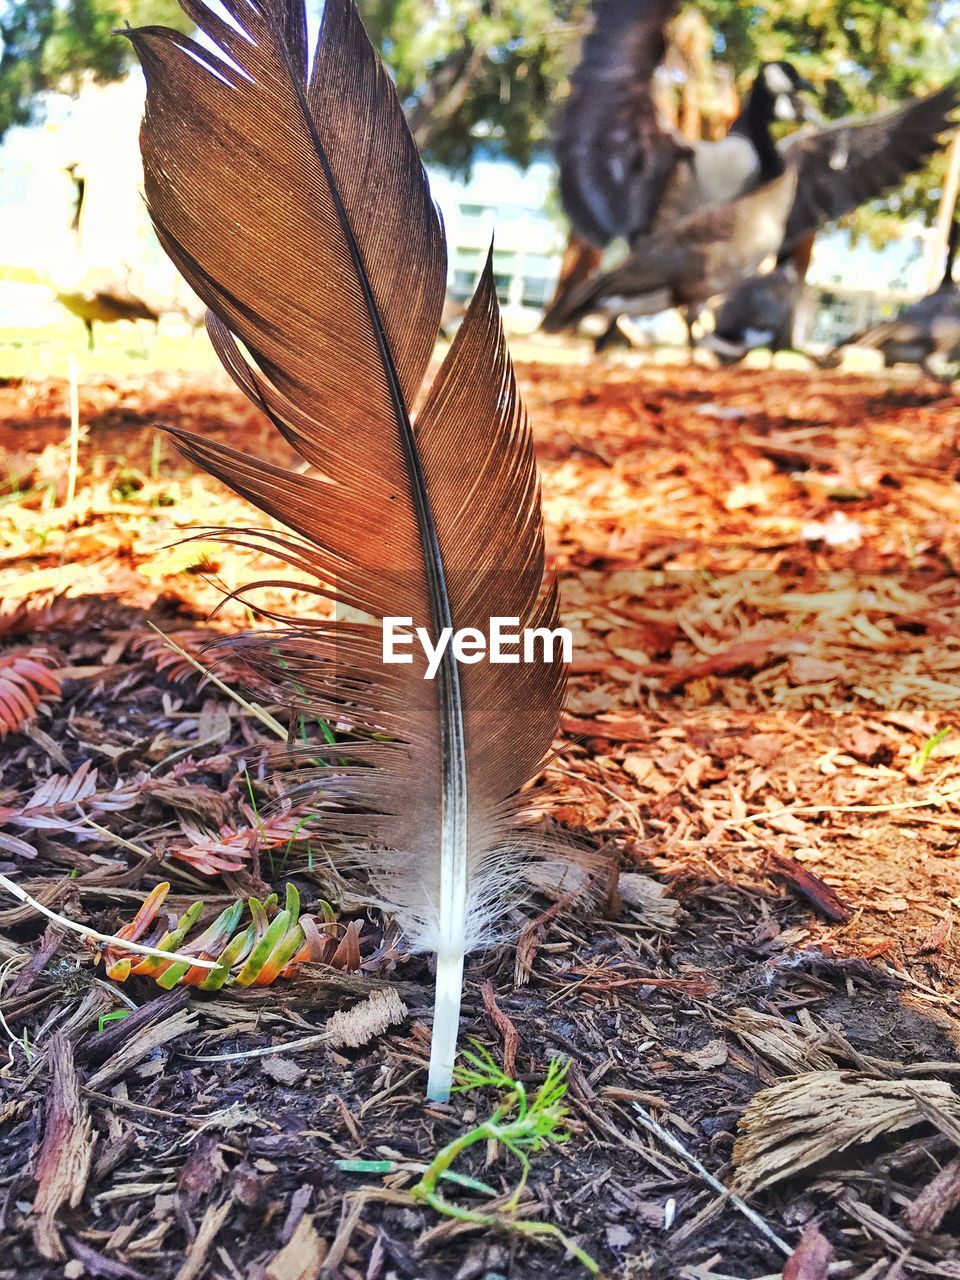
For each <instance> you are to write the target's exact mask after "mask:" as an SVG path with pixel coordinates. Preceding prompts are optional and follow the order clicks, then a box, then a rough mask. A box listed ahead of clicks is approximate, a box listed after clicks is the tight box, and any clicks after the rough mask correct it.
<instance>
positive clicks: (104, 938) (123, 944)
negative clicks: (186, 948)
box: [0, 875, 219, 969]
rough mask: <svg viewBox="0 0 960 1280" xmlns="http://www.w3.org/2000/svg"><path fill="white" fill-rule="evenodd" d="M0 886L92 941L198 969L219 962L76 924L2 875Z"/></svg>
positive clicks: (56, 922)
mask: <svg viewBox="0 0 960 1280" xmlns="http://www.w3.org/2000/svg"><path fill="white" fill-rule="evenodd" d="M0 888H2V889H6V891H7V893H12V894H13V896H14V897H15V898H16V899H17V900H18V901H19V902H23V903H25V904H26V905H27V906H28V907H33V909H34V911H39V912H40V914H41V915H42V916H46V917H47V919H48V920H52V921H53V922H54V924H59V925H62V926H63V928H64V929H69V930H70V931H71V932H72V933H79V934H80V935H81V936H82V937H84V938H92V939H93V940H94V942H104V943H106V944H107V945H108V946H111V947H120V948H122V949H123V950H124V951H135V952H136V953H137V955H140V956H159V957H160V958H161V959H162V960H179V961H183V962H185V963H186V964H191V965H196V967H197V968H198V969H216V968H217V965H218V963H219V962H218V961H216V960H201V959H199V957H197V956H185V955H181V953H180V952H179V951H163V950H162V949H161V948H160V947H148V946H146V945H145V944H144V943H141V942H128V941H127V939H126V938H118V937H117V936H116V934H114V933H98V932H97V930H96V929H91V928H90V927H89V925H85V924H77V922H76V920H69V919H68V918H67V917H66V916H62V915H60V914H59V913H58V912H56V911H51V909H50V908H49V907H45V906H44V905H43V903H42V902H38V901H37V900H36V898H32V897H31V896H30V894H29V893H27V891H26V889H21V888H20V886H19V885H18V884H14V882H13V881H12V880H8V879H7V877H6V876H4V875H0Z"/></svg>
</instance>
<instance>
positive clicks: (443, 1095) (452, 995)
mask: <svg viewBox="0 0 960 1280" xmlns="http://www.w3.org/2000/svg"><path fill="white" fill-rule="evenodd" d="M462 994H463V951H462V950H461V951H459V952H453V953H445V954H443V955H438V956H437V988H436V995H435V998H434V1003H433V1039H432V1040H431V1042H430V1071H429V1074H428V1076H427V1097H428V1098H429V1099H430V1101H431V1102H446V1101H447V1099H448V1098H449V1097H450V1089H451V1087H452V1085H453V1064H454V1060H455V1059H456V1056H457V1033H458V1032H459V1030H460V1000H461V996H462Z"/></svg>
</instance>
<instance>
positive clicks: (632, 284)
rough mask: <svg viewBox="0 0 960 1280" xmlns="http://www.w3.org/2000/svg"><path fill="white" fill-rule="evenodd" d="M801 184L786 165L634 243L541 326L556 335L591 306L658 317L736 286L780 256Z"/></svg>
mask: <svg viewBox="0 0 960 1280" xmlns="http://www.w3.org/2000/svg"><path fill="white" fill-rule="evenodd" d="M796 181H797V175H796V171H795V170H794V169H787V170H786V172H784V173H783V174H781V175H780V177H779V178H776V179H774V181H773V182H769V183H767V184H766V185H765V186H763V187H758V188H757V190H756V191H751V192H750V193H749V194H748V195H745V196H741V197H740V198H739V199H738V200H731V201H728V202H726V203H724V204H714V205H708V206H707V207H706V208H704V209H701V210H699V211H697V212H696V213H693V214H690V215H689V216H688V217H686V218H682V219H681V220H680V221H679V222H677V223H676V225H675V226H674V227H672V228H671V229H670V230H669V231H664V232H659V233H658V234H656V235H651V236H645V237H643V238H642V239H640V240H638V241H636V242H635V243H634V245H633V248H632V250H631V252H630V255H629V257H628V258H626V259H625V260H624V262H622V263H621V264H620V266H618V267H615V268H614V269H613V270H612V271H604V272H601V273H600V274H598V275H596V276H594V277H593V278H592V279H590V280H588V281H587V282H586V283H585V284H583V285H581V286H580V288H578V289H575V290H573V291H572V292H571V293H570V294H569V295H568V296H567V297H565V298H563V299H561V300H560V302H559V303H558V304H555V305H554V306H553V307H552V308H551V309H550V311H548V312H547V314H546V316H545V317H544V320H543V328H544V329H545V330H546V331H547V332H548V333H557V332H559V331H560V330H561V329H564V328H566V327H568V326H569V325H572V324H575V323H576V322H577V321H578V320H581V319H583V317H584V316H586V315H589V314H590V313H591V312H593V311H603V310H608V311H616V312H618V313H624V314H630V315H652V314H654V313H655V312H657V311H663V310H666V309H667V308H668V307H676V306H684V305H687V304H691V303H696V302H706V300H707V299H708V298H711V297H714V296H715V295H716V294H718V293H723V292H725V291H726V290H727V289H731V288H733V286H734V285H736V284H738V283H739V282H740V281H741V280H743V279H744V278H745V277H746V276H749V275H751V274H752V273H753V272H754V271H756V270H757V269H758V268H759V266H760V265H761V263H762V262H763V261H764V259H765V258H768V257H770V256H771V255H773V254H775V253H776V251H777V248H778V246H779V244H780V241H781V239H782V237H783V228H784V223H785V222H786V218H787V214H788V212H789V210H790V207H791V205H792V203H793V200H794V192H795V188H796Z"/></svg>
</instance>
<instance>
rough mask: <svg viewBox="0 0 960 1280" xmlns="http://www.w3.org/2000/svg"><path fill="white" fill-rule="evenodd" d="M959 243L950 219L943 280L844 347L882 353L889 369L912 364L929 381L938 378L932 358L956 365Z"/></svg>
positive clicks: (958, 224)
mask: <svg viewBox="0 0 960 1280" xmlns="http://www.w3.org/2000/svg"><path fill="white" fill-rule="evenodd" d="M958 243H960V221H958V220H957V219H956V218H955V219H954V222H953V225H952V226H951V228H950V238H949V241H948V244H947V261H946V265H945V267H944V272H943V279H942V280H941V281H940V284H939V285H938V286H937V288H936V289H935V290H934V291H933V293H928V294H927V296H926V297H925V298H921V299H920V301H919V302H915V303H913V305H912V306H909V307H906V308H905V309H904V310H903V311H901V312H900V314H899V315H898V316H897V317H896V318H895V319H894V320H888V321H886V322H885V323H884V324H878V325H875V326H874V327H873V328H872V329H867V330H866V332H864V333H859V334H856V335H854V337H852V338H848V339H847V340H846V342H844V343H841V344H840V346H839V347H837V348H836V349H835V351H834V352H833V354H834V355H835V356H836V355H838V354H839V352H840V351H841V350H842V348H843V347H845V346H856V347H872V348H873V349H874V350H875V351H882V352H883V362H884V364H885V366H886V367H887V368H888V369H889V368H892V366H893V365H895V364H916V365H919V366H920V368H921V369H922V370H923V371H924V373H926V374H927V375H928V376H929V377H931V378H936V379H938V380H939V379H940V378H941V375H939V374H937V373H936V372H935V371H934V370H933V369H932V368H931V366H930V361H931V360H932V359H936V360H937V361H938V362H939V363H942V364H945V365H955V364H958V363H960V288H958V287H957V285H956V284H955V283H954V279H953V268H954V262H955V260H956V256H957V248H958Z"/></svg>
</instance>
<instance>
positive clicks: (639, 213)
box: [554, 0, 684, 248]
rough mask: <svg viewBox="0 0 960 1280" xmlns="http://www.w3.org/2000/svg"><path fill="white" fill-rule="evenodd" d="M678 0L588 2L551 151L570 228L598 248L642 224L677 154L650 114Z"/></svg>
mask: <svg viewBox="0 0 960 1280" xmlns="http://www.w3.org/2000/svg"><path fill="white" fill-rule="evenodd" d="M678 8H679V0H594V4H593V26H592V28H591V30H590V32H589V34H588V35H587V37H586V39H585V41H584V44H583V50H582V53H581V56H580V63H579V65H578V66H577V69H576V70H575V72H574V74H573V79H572V83H571V90H570V96H569V98H568V99H567V102H566V105H565V107H564V109H563V112H562V113H561V116H560V120H559V124H558V128H557V132H556V136H555V141H554V151H555V154H556V159H557V164H558V165H559V168H560V195H561V199H562V201H563V207H564V209H565V210H566V212H567V215H568V217H569V218H570V221H571V223H572V224H573V227H574V230H575V231H576V232H577V234H578V235H579V236H581V237H582V238H583V239H584V240H586V241H588V242H589V243H590V244H593V245H597V246H598V247H600V248H602V247H603V246H604V245H606V244H608V243H609V242H610V241H611V240H613V239H615V238H616V237H617V236H625V237H626V238H627V239H628V240H629V239H632V238H633V237H635V236H637V235H642V234H643V233H644V232H645V231H646V230H648V229H649V226H650V223H651V221H652V219H653V214H654V212H655V211H656V207H657V204H658V201H659V196H660V193H661V191H662V189H663V186H664V184H665V182H666V180H667V178H668V177H669V175H670V172H671V170H672V169H673V167H674V165H675V164H676V161H677V158H678V157H679V156H680V155H682V154H684V148H683V146H682V145H681V144H680V143H679V142H678V141H677V140H676V139H675V138H674V137H673V136H672V135H671V134H669V133H667V132H665V131H664V130H663V129H662V128H661V127H660V124H659V122H658V120H657V112H656V106H655V103H654V100H653V94H652V92H651V81H652V79H653V73H654V72H655V71H656V68H657V66H658V64H659V63H660V62H661V61H662V59H663V56H664V52H665V50H666V40H665V37H664V27H665V26H666V24H667V23H668V22H669V20H670V19H671V18H672V17H673V15H674V14H675V13H676V11H677V9H678Z"/></svg>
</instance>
